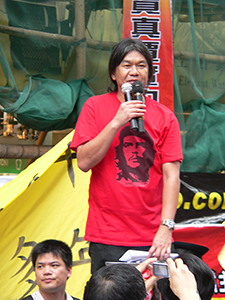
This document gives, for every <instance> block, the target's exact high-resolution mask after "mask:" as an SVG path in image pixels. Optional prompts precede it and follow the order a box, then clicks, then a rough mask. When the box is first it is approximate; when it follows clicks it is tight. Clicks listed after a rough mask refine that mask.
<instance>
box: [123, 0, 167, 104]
mask: <svg viewBox="0 0 225 300" xmlns="http://www.w3.org/2000/svg"><path fill="white" fill-rule="evenodd" d="M123 37H132V38H138V39H141V40H142V41H143V42H144V44H145V45H146V46H147V48H148V49H149V51H150V53H151V55H152V58H153V65H154V77H153V80H152V82H151V84H150V85H149V86H148V88H147V94H149V95H151V97H152V98H153V99H155V100H156V101H158V102H160V103H162V104H164V105H166V106H167V107H169V108H170V109H171V110H173V46H172V18H171V4H170V0H155V1H149V0H148V1H143V0H141V1H138V0H124V13H123Z"/></svg>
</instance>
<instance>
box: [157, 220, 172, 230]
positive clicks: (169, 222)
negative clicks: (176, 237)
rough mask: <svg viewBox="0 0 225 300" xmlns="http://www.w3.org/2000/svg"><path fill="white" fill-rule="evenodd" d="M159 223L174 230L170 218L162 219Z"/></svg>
mask: <svg viewBox="0 0 225 300" xmlns="http://www.w3.org/2000/svg"><path fill="white" fill-rule="evenodd" d="M160 224H161V225H165V226H167V227H168V228H169V229H172V230H174V227H175V222H174V221H173V220H171V219H166V220H162V221H161V223H160Z"/></svg>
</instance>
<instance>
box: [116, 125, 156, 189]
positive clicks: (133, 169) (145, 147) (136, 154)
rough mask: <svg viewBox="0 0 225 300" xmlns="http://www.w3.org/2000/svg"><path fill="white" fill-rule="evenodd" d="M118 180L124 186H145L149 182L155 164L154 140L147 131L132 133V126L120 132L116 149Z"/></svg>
mask: <svg viewBox="0 0 225 300" xmlns="http://www.w3.org/2000/svg"><path fill="white" fill-rule="evenodd" d="M115 152H116V157H115V163H116V167H117V180H118V181H119V182H120V183H121V184H123V185H126V186H127V185H128V186H129V185H130V186H133V185H136V186H144V185H146V184H147V183H148V182H149V171H150V169H151V167H152V166H153V164H154V159H155V149H154V142H153V139H152V138H151V137H150V135H149V133H148V132H147V131H145V132H141V133H140V132H138V131H132V130H131V129H130V126H126V127H124V128H123V129H122V130H121V131H120V135H119V145H118V146H116V147H115Z"/></svg>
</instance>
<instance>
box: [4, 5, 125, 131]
mask: <svg viewBox="0 0 225 300" xmlns="http://www.w3.org/2000/svg"><path fill="white" fill-rule="evenodd" d="M122 7H123V1H122V0H117V1H113V0H108V1H107V0H101V1H93V0H84V1H82V0H74V1H49V0H29V1H26V0H23V1H20V0H18V1H17V0H16V1H15V0H7V1H0V39H1V45H0V47H1V46H2V47H1V48H0V50H1V51H0V59H1V67H0V105H1V106H2V108H4V111H5V112H8V113H10V114H11V115H13V116H14V117H15V118H16V119H17V120H18V122H20V123H22V122H23V123H22V124H23V125H26V126H27V127H29V128H33V129H36V130H43V131H50V130H62V129H65V128H74V126H75V124H76V119H77V116H78V114H79V112H80V109H81V107H82V105H83V103H84V102H85V101H86V99H87V98H88V97H89V96H90V95H93V94H101V93H105V92H106V91H107V88H108V86H109V84H110V81H109V78H108V77H107V67H108V59H109V55H110V53H111V50H112V47H113V45H114V44H115V43H117V42H118V41H119V40H120V39H121V38H122V26H123V22H122V20H123V15H122ZM36 74H41V75H43V76H44V77H45V78H46V79H43V80H42V83H41V85H40V86H39V87H38V88H37V87H36V86H37V82H38V81H37V79H35V76H34V75H36ZM39 81H40V82H41V79H40V80H39ZM54 81H55V82H54ZM81 82H82V84H81ZM38 85H39V84H38ZM30 86H32V90H31V93H30V90H29V88H30ZM33 86H34V87H36V88H34V89H33ZM42 86H43V88H42ZM45 86H46V87H47V89H46V90H49V91H50V90H51V91H52V92H49V91H48V92H46V93H45V92H44V89H45ZM57 95H58V99H57ZM75 97H76V99H75ZM24 99H25V101H24ZM35 101H36V105H35ZM21 103H23V104H22V105H21ZM53 103H55V108H58V109H57V111H58V112H56V116H54V114H52V115H51V116H49V118H48V119H46V112H49V114H50V112H52V109H53V106H54V104H53ZM45 104H46V105H45ZM43 105H45V106H46V107H43ZM73 106H74V109H73ZM60 108H61V115H62V116H61V117H62V118H61V119H60V118H59V119H58V122H57V124H56V123H55V121H56V120H57V116H59V112H60ZM38 111H39V112H40V116H39V117H38ZM0 114H1V113H0ZM0 117H1V115H0ZM42 117H43V118H42ZM51 118H52V119H53V120H51ZM71 118H72V119H71ZM35 120H36V121H39V122H35Z"/></svg>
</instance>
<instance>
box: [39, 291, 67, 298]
mask: <svg viewBox="0 0 225 300" xmlns="http://www.w3.org/2000/svg"><path fill="white" fill-rule="evenodd" d="M39 292H40V294H41V296H42V297H43V298H44V300H66V292H65V291H58V292H56V293H46V292H44V291H40V290H39Z"/></svg>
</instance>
